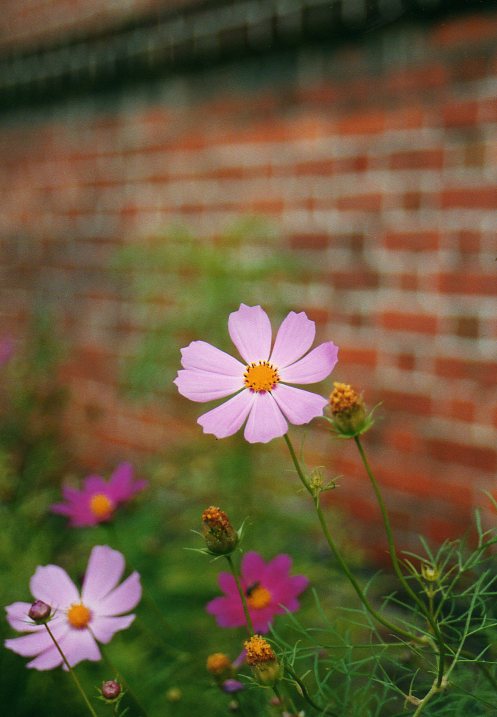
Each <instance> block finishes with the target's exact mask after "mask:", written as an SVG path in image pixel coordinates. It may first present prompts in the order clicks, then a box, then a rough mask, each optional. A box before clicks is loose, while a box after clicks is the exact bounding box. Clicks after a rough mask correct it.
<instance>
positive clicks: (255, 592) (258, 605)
mask: <svg viewBox="0 0 497 717" xmlns="http://www.w3.org/2000/svg"><path fill="white" fill-rule="evenodd" d="M245 595H246V596H247V605H248V606H249V607H251V608H252V609H253V610H262V608H264V607H267V606H268V605H270V603H271V599H272V596H271V593H270V592H269V590H268V589H267V588H265V587H264V586H263V585H255V586H254V587H252V588H248V589H247V590H246V591H245Z"/></svg>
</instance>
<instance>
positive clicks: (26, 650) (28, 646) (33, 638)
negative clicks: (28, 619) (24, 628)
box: [4, 627, 53, 657]
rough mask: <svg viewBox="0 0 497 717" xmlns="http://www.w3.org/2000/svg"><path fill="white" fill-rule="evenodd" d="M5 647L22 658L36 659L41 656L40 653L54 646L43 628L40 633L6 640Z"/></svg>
mask: <svg viewBox="0 0 497 717" xmlns="http://www.w3.org/2000/svg"><path fill="white" fill-rule="evenodd" d="M4 644H5V647H6V648H7V649H8V650H12V652H15V653H16V654H17V655H21V656H22V657H34V656H35V655H39V654H40V652H44V651H45V650H48V648H49V647H50V646H51V645H53V641H52V638H51V637H50V635H49V634H48V632H47V631H46V630H45V628H44V627H43V628H42V629H41V630H38V632H32V633H30V634H29V635H23V636H22V637H14V638H12V639H10V640H5V643H4Z"/></svg>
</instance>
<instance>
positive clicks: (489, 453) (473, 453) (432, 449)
mask: <svg viewBox="0 0 497 717" xmlns="http://www.w3.org/2000/svg"><path fill="white" fill-rule="evenodd" d="M468 437H469V436H468ZM426 449H427V451H428V454H429V455H430V456H431V457H432V458H435V459H436V460H438V461H443V462H444V464H446V465H447V464H450V463H458V464H460V465H463V466H466V467H468V468H475V469H477V470H480V471H488V472H495V470H497V451H496V450H495V449H493V448H482V447H480V446H471V445H463V444H461V443H456V442H455V441H450V440H447V439H437V438H430V439H427V441H426Z"/></svg>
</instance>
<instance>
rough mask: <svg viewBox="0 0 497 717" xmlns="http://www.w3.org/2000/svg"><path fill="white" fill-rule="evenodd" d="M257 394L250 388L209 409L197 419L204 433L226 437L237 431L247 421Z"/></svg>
mask: <svg viewBox="0 0 497 717" xmlns="http://www.w3.org/2000/svg"><path fill="white" fill-rule="evenodd" d="M254 399H255V394H252V393H251V392H250V391H249V390H248V389H245V390H244V391H241V392H240V393H237V394H236V396H233V398H230V399H229V400H228V401H225V402H224V403H222V404H221V405H220V406H216V408H213V409H212V410H211V411H207V413H204V414H203V415H202V416H200V418H199V419H198V420H197V423H199V424H200V425H201V426H202V428H203V429H204V433H212V434H213V435H214V436H216V438H226V437H227V436H232V435H233V433H236V432H237V431H238V430H239V428H241V427H242V425H243V424H244V422H245V419H246V418H247V416H248V413H249V411H250V409H251V408H252V405H253V403H254Z"/></svg>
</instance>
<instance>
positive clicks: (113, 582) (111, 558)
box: [5, 545, 141, 670]
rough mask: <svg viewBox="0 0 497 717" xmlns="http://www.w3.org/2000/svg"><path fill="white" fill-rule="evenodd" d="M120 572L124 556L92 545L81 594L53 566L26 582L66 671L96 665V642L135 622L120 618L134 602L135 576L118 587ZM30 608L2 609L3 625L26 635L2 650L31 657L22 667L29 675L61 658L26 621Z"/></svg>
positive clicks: (40, 630) (39, 570)
mask: <svg viewBox="0 0 497 717" xmlns="http://www.w3.org/2000/svg"><path fill="white" fill-rule="evenodd" d="M123 572H124V556H123V555H122V554H121V553H119V552H118V551H117V550H113V549H112V548H109V547H108V546H107V545H97V546H95V547H94V548H93V549H92V551H91V554H90V559H89V561H88V567H87V569H86V574H85V577H84V580H83V587H82V590H81V593H80V592H79V590H78V588H77V587H76V585H75V584H74V583H73V582H72V580H71V579H70V577H69V576H68V574H67V573H66V571H65V570H63V569H62V568H60V567H59V566H58V565H44V566H39V567H38V568H37V569H36V572H35V574H34V575H33V577H32V578H31V580H30V584H29V587H30V590H31V593H32V594H33V596H34V598H35V599H36V600H42V601H43V602H44V603H46V604H47V605H49V606H50V607H51V610H52V617H51V619H50V622H49V626H50V629H51V631H52V633H53V634H54V637H55V639H56V640H57V642H58V644H59V645H60V648H61V650H62V651H63V653H64V655H65V656H66V658H67V661H68V663H69V664H70V665H71V667H73V666H74V665H77V664H78V662H81V661H82V660H93V661H96V660H100V658H101V654H100V650H99V648H98V645H97V640H98V642H101V643H103V644H106V643H108V642H110V641H111V639H112V637H113V636H114V634H115V633H116V632H118V631H119V630H125V629H126V628H127V627H129V626H130V625H131V623H132V622H133V620H134V619H135V616H134V615H124V613H127V612H129V610H132V609H133V608H134V607H135V606H136V605H137V604H138V602H139V601H140V598H141V585H140V576H139V574H138V573H137V572H134V573H132V574H131V575H130V576H129V577H128V578H126V580H124V582H122V583H121V584H120V585H118V583H119V580H120V579H121V577H122V574H123ZM30 607H31V603H27V602H14V603H12V605H8V606H7V607H6V610H7V620H8V621H9V623H10V625H11V626H12V627H13V628H14V630H18V631H19V632H26V633H28V634H27V635H23V636H22V637H14V638H12V639H9V640H5V647H7V648H8V649H9V650H12V651H13V652H16V653H17V654H18V655H22V656H23V657H33V658H34V659H33V660H31V662H28V664H27V667H32V668H34V669H35V670H51V669H53V668H54V667H59V666H60V665H61V664H62V658H61V656H60V654H59V652H58V650H57V648H56V647H55V645H54V643H53V641H52V639H51V638H50V635H49V634H48V632H47V630H46V628H45V626H44V625H37V624H35V623H34V622H33V621H32V620H30V618H29V617H28V612H29V609H30Z"/></svg>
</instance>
